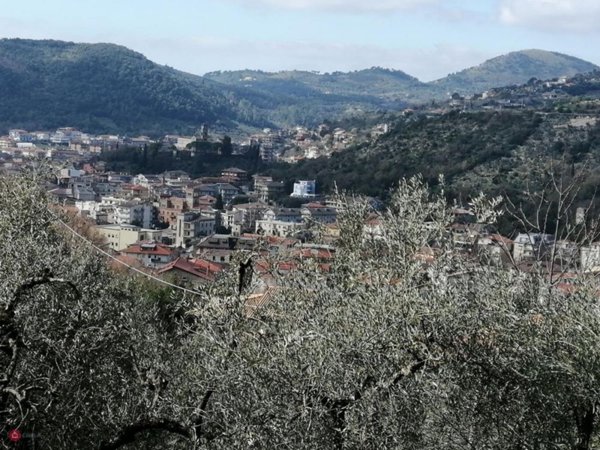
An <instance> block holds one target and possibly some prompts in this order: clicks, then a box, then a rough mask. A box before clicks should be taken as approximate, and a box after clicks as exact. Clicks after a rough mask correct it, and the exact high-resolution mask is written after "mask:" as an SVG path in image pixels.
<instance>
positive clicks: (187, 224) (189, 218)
mask: <svg viewBox="0 0 600 450" xmlns="http://www.w3.org/2000/svg"><path fill="white" fill-rule="evenodd" d="M215 230H216V219H215V217H214V216H212V217H208V216H204V215H202V214H201V213H198V212H185V213H182V214H179V215H178V216H177V225H176V232H175V246H177V247H187V246H188V245H189V243H190V242H191V241H193V240H194V239H197V238H199V237H201V236H209V235H211V234H214V232H215Z"/></svg>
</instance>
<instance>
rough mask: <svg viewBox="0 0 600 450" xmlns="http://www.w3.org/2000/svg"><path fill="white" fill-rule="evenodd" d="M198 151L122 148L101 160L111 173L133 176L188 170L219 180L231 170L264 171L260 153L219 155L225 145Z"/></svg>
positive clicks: (199, 145) (201, 145)
mask: <svg viewBox="0 0 600 450" xmlns="http://www.w3.org/2000/svg"><path fill="white" fill-rule="evenodd" d="M194 144H195V147H196V151H195V152H192V151H190V150H185V151H177V150H168V149H167V150H165V149H161V147H160V145H159V144H155V145H150V146H149V148H148V151H147V152H146V151H143V150H139V149H137V148H120V149H118V150H114V151H106V152H104V153H102V154H101V155H100V159H101V160H103V161H106V163H107V168H108V170H115V171H125V172H128V173H132V174H138V173H145V174H158V173H163V172H164V171H165V170H184V171H186V172H187V173H189V174H190V175H192V176H193V177H201V176H215V175H217V174H220V173H221V171H222V170H223V169H226V168H228V167H239V168H241V169H244V170H247V171H250V172H256V171H258V170H259V169H260V168H261V164H262V162H261V160H260V158H259V155H258V153H257V152H248V153H247V154H245V155H229V156H227V155H219V154H218V152H219V149H220V148H221V144H219V143H214V144H213V143H209V142H198V143H194Z"/></svg>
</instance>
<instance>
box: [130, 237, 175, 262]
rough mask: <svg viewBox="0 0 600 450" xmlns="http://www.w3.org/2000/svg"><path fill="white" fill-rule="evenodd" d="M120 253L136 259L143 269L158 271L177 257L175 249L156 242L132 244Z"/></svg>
mask: <svg viewBox="0 0 600 450" xmlns="http://www.w3.org/2000/svg"><path fill="white" fill-rule="evenodd" d="M121 253H123V254H125V255H127V256H130V257H133V258H135V259H137V260H138V261H139V262H140V263H142V264H143V265H144V266H145V267H149V268H151V269H160V268H162V267H164V266H166V265H167V264H168V263H170V262H171V261H174V260H175V259H176V258H177V257H178V256H179V254H178V252H177V251H176V250H175V249H173V248H171V247H169V246H167V245H164V244H159V243H158V242H156V241H141V242H138V243H136V244H132V245H130V246H128V247H127V248H126V249H125V250H122V251H121Z"/></svg>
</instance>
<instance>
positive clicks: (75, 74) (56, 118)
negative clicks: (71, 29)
mask: <svg viewBox="0 0 600 450" xmlns="http://www.w3.org/2000/svg"><path fill="white" fill-rule="evenodd" d="M0 98H2V102H0V129H7V128H9V127H23V128H26V129H39V128H42V129H47V128H54V127H58V126H65V125H72V126H76V127H80V128H82V129H84V130H89V131H97V132H132V133H159V132H165V131H169V130H178V129H179V130H183V129H185V130H188V131H193V129H194V128H197V127H198V126H199V125H200V124H202V123H204V122H209V123H216V122H223V123H227V122H232V121H233V120H236V119H237V112H236V110H235V108H234V106H232V105H231V102H230V101H229V100H228V99H227V98H226V97H225V96H224V95H223V93H222V90H221V89H220V88H219V87H218V86H216V85H215V83H213V82H210V81H209V80H207V79H205V78H202V77H198V76H194V75H189V74H185V73H183V72H179V71H177V70H175V69H172V68H169V67H166V66H160V65H158V64H155V63H153V62H152V61H150V60H148V59H146V58H145V57H144V56H143V55H141V54H139V53H136V52H134V51H132V50H129V49H127V48H125V47H121V46H118V45H113V44H75V43H72V42H62V41H51V40H44V41H34V40H24V39H2V40H0Z"/></svg>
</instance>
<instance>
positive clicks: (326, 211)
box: [300, 205, 337, 224]
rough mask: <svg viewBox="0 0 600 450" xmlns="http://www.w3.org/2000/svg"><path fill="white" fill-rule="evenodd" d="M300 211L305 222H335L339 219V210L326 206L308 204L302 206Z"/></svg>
mask: <svg viewBox="0 0 600 450" xmlns="http://www.w3.org/2000/svg"><path fill="white" fill-rule="evenodd" d="M300 213H301V215H302V219H303V220H304V221H305V222H316V223H320V224H329V223H335V222H336V221H337V210H336V209H335V208H327V207H325V206H317V207H314V206H307V205H305V206H304V207H303V208H301V210H300Z"/></svg>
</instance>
